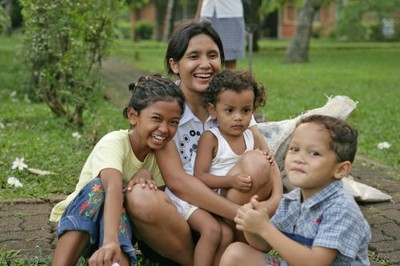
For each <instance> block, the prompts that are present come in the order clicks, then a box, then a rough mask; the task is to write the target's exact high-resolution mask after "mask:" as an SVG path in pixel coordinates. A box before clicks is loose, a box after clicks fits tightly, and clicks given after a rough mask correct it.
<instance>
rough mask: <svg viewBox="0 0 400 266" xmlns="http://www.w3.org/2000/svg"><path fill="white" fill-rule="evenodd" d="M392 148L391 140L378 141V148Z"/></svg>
mask: <svg viewBox="0 0 400 266" xmlns="http://www.w3.org/2000/svg"><path fill="white" fill-rule="evenodd" d="M389 148H390V143H389V142H386V141H384V142H380V143H378V149H380V150H383V149H389Z"/></svg>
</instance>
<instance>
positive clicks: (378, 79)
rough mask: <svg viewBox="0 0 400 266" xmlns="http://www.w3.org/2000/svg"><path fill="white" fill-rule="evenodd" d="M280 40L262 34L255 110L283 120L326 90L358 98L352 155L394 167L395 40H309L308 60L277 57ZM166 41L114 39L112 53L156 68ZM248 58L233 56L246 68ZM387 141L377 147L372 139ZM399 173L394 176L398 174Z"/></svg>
mask: <svg viewBox="0 0 400 266" xmlns="http://www.w3.org/2000/svg"><path fill="white" fill-rule="evenodd" d="M287 45H288V43H287V42H284V41H269V40H262V41H261V42H260V51H258V52H256V53H253V56H252V60H251V61H252V70H253V73H254V75H255V76H256V78H257V79H258V80H259V81H260V82H262V83H263V84H264V85H265V86H266V87H267V89H268V102H267V105H266V106H265V107H264V108H263V109H260V110H258V112H261V113H263V114H264V115H265V116H266V118H267V119H268V120H271V121H277V120H284V119H288V118H291V117H295V116H296V115H298V114H300V113H302V112H304V111H306V110H309V109H313V108H317V107H320V106H322V105H324V104H325V103H326V96H325V95H327V96H332V95H347V96H349V97H350V98H352V99H353V100H354V101H356V102H358V106H357V108H356V109H355V110H354V111H353V112H352V114H351V115H350V117H349V119H348V120H349V122H350V123H351V124H352V125H353V126H355V127H356V128H357V129H358V130H359V151H358V155H359V156H363V157H367V158H369V159H372V160H374V161H377V162H380V163H383V164H386V165H389V166H391V167H393V168H396V169H400V152H399V150H400V134H399V132H398V130H397V129H398V126H397V124H398V121H399V118H400V115H399V113H400V104H398V99H399V98H400V75H399V69H400V63H399V59H400V43H371V42H368V43H345V42H334V41H327V40H312V42H311V49H310V53H309V58H310V62H309V63H304V64H285V63H283V58H284V53H285V49H286V47H287ZM165 49H166V44H164V43H157V42H149V41H142V42H138V43H133V42H131V41H126V40H125V41H118V42H117V43H116V44H115V46H114V49H113V51H112V53H113V55H115V56H116V57H118V58H120V59H121V60H125V61H127V62H129V63H132V64H134V65H136V66H137V67H139V68H141V69H144V70H148V71H150V72H161V73H163V74H165V70H164V68H163V63H164V62H163V59H164V58H163V56H164V51H165ZM248 66H249V60H248V59H244V60H241V61H239V62H238V68H240V69H248ZM380 142H388V143H390V144H391V146H390V148H389V149H383V150H380V149H378V148H377V145H378V143H380ZM398 178H399V179H400V177H398Z"/></svg>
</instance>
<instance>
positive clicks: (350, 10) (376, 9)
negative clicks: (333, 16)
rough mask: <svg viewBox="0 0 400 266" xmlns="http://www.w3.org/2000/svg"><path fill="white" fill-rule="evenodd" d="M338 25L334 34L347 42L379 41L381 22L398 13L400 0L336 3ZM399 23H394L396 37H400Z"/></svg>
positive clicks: (365, 0) (360, 0) (381, 36)
mask: <svg viewBox="0 0 400 266" xmlns="http://www.w3.org/2000/svg"><path fill="white" fill-rule="evenodd" d="M337 5H338V9H337V10H338V11H339V12H338V17H337V21H338V25H337V30H336V34H337V35H338V37H340V38H344V39H347V40H356V41H365V40H381V39H384V36H383V35H382V21H383V19H387V18H391V17H392V14H391V13H399V12H400V0H380V1H376V0H347V1H343V0H342V1H338V2H337ZM399 24H400V21H399V20H397V21H394V27H396V33H395V34H396V35H394V36H392V37H393V38H396V37H397V38H399V37H400V32H399V31H400V25H399Z"/></svg>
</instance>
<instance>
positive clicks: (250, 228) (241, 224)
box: [234, 196, 269, 235]
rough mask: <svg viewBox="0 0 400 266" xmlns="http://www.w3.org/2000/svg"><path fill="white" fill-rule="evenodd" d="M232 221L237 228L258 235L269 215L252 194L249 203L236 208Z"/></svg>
mask: <svg viewBox="0 0 400 266" xmlns="http://www.w3.org/2000/svg"><path fill="white" fill-rule="evenodd" d="M234 221H235V223H236V228H237V229H238V230H240V231H245V232H248V233H253V234H258V235H259V234H261V232H263V230H264V228H265V225H266V224H267V223H268V222H269V217H268V214H267V210H266V209H265V208H263V207H262V205H261V204H260V202H259V201H258V200H257V196H253V197H252V198H251V200H250V202H249V203H246V204H244V205H243V206H242V207H240V208H239V209H238V211H237V215H236V217H235V218H234Z"/></svg>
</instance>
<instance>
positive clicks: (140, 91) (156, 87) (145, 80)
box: [123, 74, 185, 118]
mask: <svg viewBox="0 0 400 266" xmlns="http://www.w3.org/2000/svg"><path fill="white" fill-rule="evenodd" d="M129 90H130V91H131V93H132V97H131V99H130V100H129V103H128V105H127V106H126V107H125V108H124V111H123V116H124V117H125V118H128V110H129V108H133V109H135V111H136V112H137V113H138V114H140V111H142V110H143V109H144V108H146V107H147V106H149V105H150V104H152V103H155V102H158V101H176V102H177V103H178V104H179V107H180V108H181V114H183V111H184V108H185V96H184V95H183V93H182V91H181V90H180V89H179V87H178V85H176V84H175V83H174V82H173V81H172V80H170V79H167V78H163V77H162V76H161V75H160V74H154V75H151V76H145V77H140V78H139V80H138V82H137V83H132V84H130V85H129Z"/></svg>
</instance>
